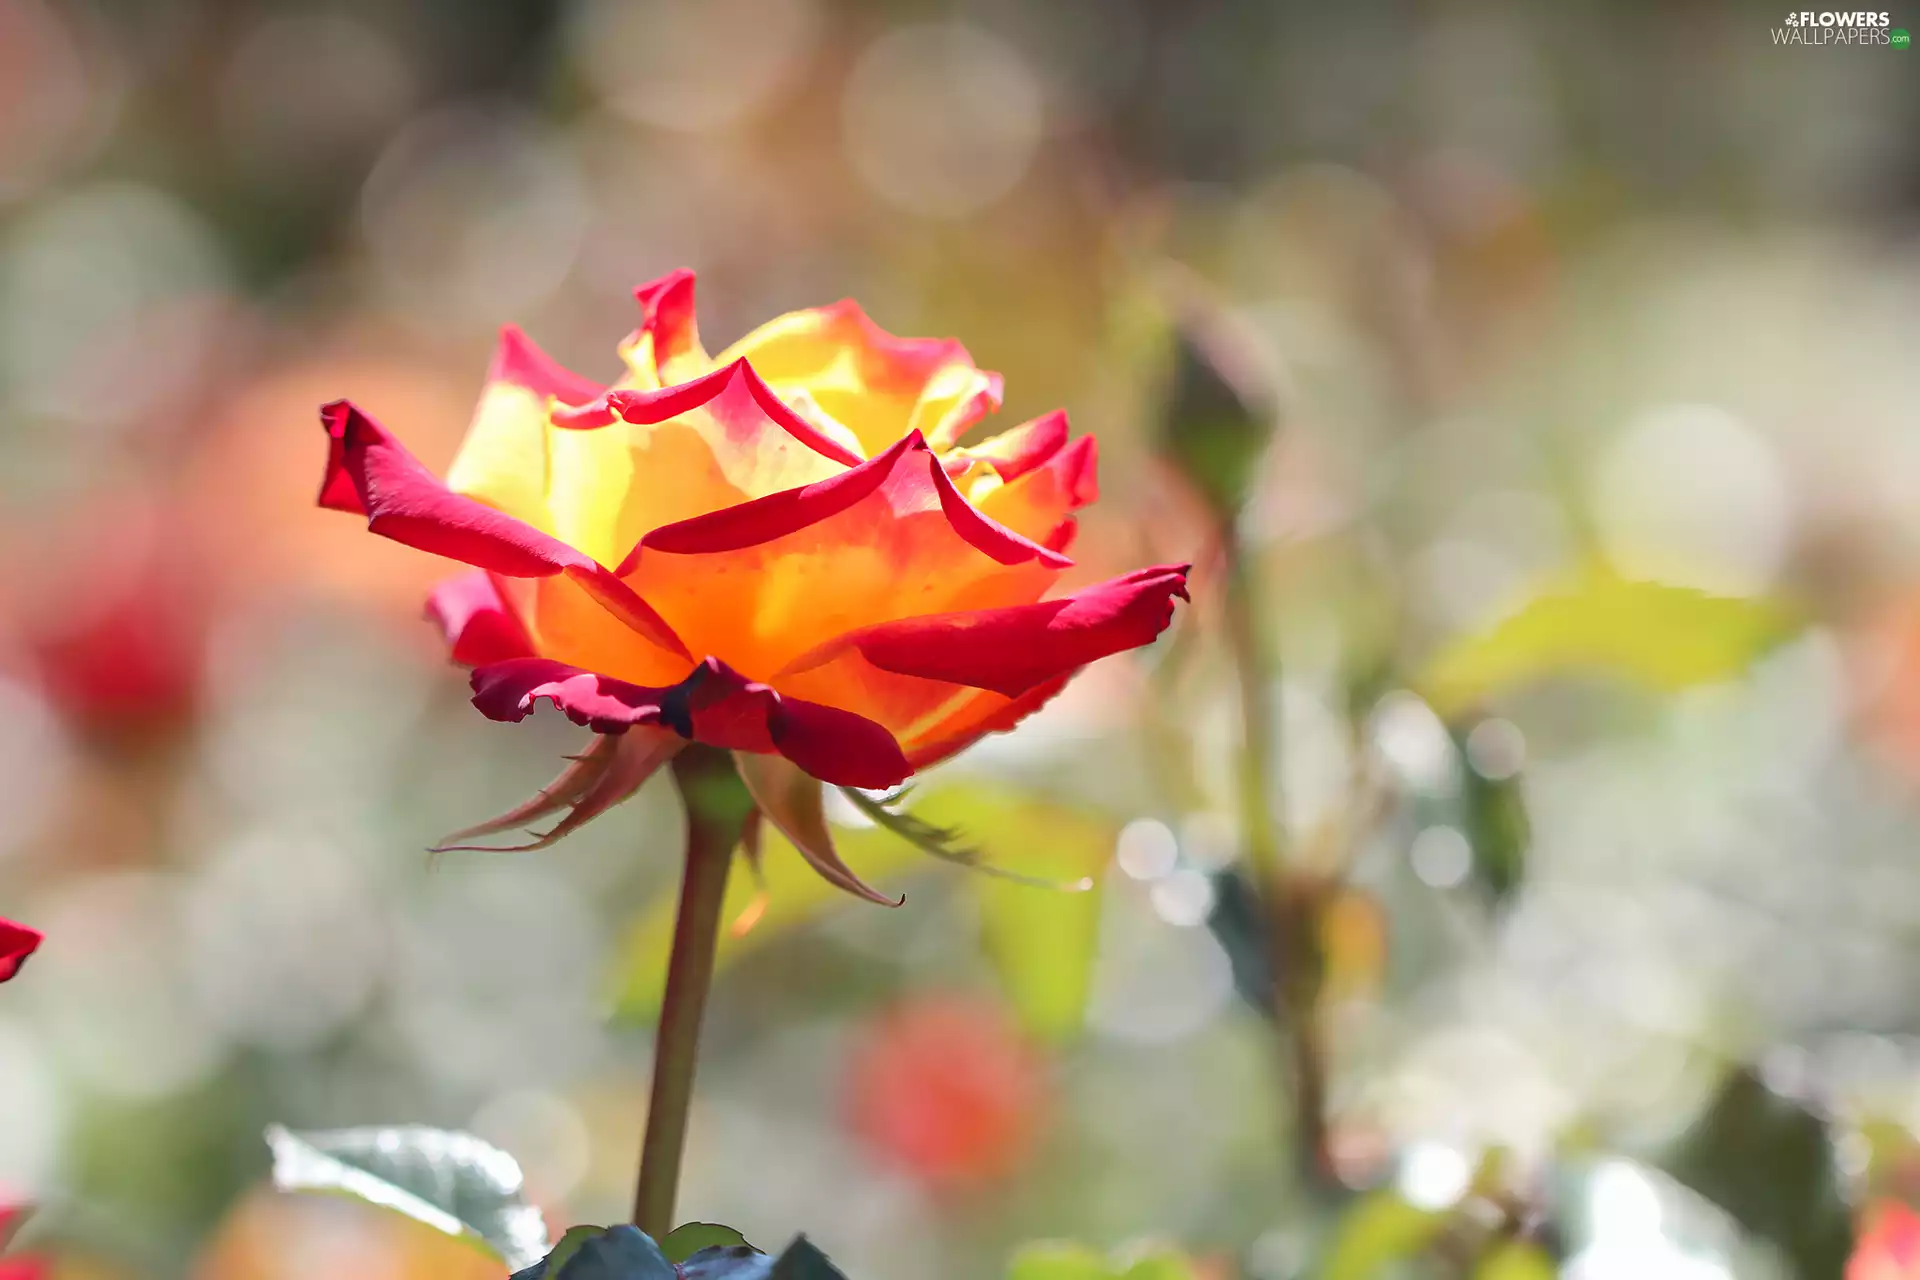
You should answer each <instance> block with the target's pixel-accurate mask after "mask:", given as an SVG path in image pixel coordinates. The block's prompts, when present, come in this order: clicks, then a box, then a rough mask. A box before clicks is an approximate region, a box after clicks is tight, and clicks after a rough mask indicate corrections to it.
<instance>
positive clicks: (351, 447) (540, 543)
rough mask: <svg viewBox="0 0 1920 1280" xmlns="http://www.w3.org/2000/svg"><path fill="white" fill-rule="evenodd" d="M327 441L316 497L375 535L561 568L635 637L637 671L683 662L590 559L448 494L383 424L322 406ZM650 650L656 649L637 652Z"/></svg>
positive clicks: (657, 624) (477, 559) (340, 406)
mask: <svg viewBox="0 0 1920 1280" xmlns="http://www.w3.org/2000/svg"><path fill="white" fill-rule="evenodd" d="M320 420H321V423H322V424H323V425H324V426H325V427H326V430H327V435H328V439H329V441H330V445H329V448H328V455H327V471H326V477H325V479H324V480H323V481H322V483H321V488H320V503H321V505H322V506H326V507H332V508H334V509H335V510H340V511H353V512H359V513H361V514H364V515H365V516H366V517H367V527H368V528H369V529H371V530H372V531H373V532H375V533H378V534H380V535H382V536H383V537H388V538H392V539H393V540H394V541H396V542H400V543H404V544H406V545H407V546H410V547H417V548H419V549H420V550H422V551H429V552H432V553H433V554H435V555H441V556H446V557H447V558H449V559H452V560H459V561H463V562H464V563H466V564H470V565H473V566H474V567H475V568H479V569H486V570H489V571H490V572H492V573H495V574H499V575H502V576H505V577H509V578H547V577H553V576H555V575H560V574H564V575H565V576H566V577H567V578H568V579H569V580H571V581H572V582H575V583H577V584H579V586H580V587H582V588H583V589H585V591H586V592H587V593H588V594H590V595H591V596H592V597H593V598H594V599H595V600H596V601H598V602H599V603H600V605H601V606H603V607H604V608H605V609H606V610H607V611H608V612H609V613H611V614H612V615H613V616H614V617H616V618H617V619H618V620H619V621H620V622H622V623H624V624H626V626H627V627H628V628H630V629H631V630H632V632H633V633H634V635H633V637H632V643H631V646H630V647H631V648H632V650H634V652H633V653H632V655H631V659H632V662H633V664H634V665H635V666H636V667H649V668H650V667H652V666H655V665H657V663H658V658H659V657H661V656H669V657H670V656H678V657H680V658H683V659H684V658H685V657H686V656H687V655H686V650H685V648H684V647H683V646H682V645H681V643H680V639H679V637H678V636H676V635H675V634H674V633H673V629H672V628H671V627H669V626H667V625H666V623H665V622H663V621H661V619H660V616H659V615H658V614H657V613H655V612H654V611H653V610H652V609H651V608H649V607H648V606H647V604H646V603H645V602H644V601H643V600H641V599H640V597H639V596H637V595H635V594H634V593H633V591H632V589H631V588H629V587H627V586H626V585H625V584H624V583H622V582H621V581H620V580H619V579H618V578H617V577H616V576H615V575H613V574H611V573H609V572H608V571H607V570H606V569H605V568H604V567H603V566H602V565H601V564H600V563H599V562H598V561H596V560H594V559H593V558H592V557H590V556H588V555H586V554H584V553H582V552H580V551H578V550H576V549H575V548H573V547H571V546H569V545H567V544H566V543H564V542H562V541H560V540H559V539H558V538H555V537H552V536H550V535H548V534H546V533H543V532H541V531H540V530H539V529H536V528H534V527H533V526H532V525H529V524H527V523H526V522H524V521H521V520H516V519H514V518H513V517H512V516H509V515H507V514H505V513H503V512H500V511H496V510H494V509H493V508H492V507H489V506H486V505H484V504H483V503H480V502H477V501H475V500H474V499H472V498H468V497H463V496H462V495H460V494H457V493H454V492H452V491H451V490H449V489H448V488H447V487H446V486H445V485H444V484H442V483H441V482H440V481H439V480H438V479H436V478H435V477H434V475H433V473H432V472H431V471H428V470H427V469H426V467H424V466H422V465H421V464H420V461H419V460H418V459H417V458H415V457H414V456H413V455H412V454H411V453H409V452H408V451H407V449H406V447H405V446H404V445H402V444H401V443H400V442H399V441H398V440H396V439H394V438H393V436H392V435H390V434H389V433H388V432H387V431H386V429H385V428H383V427H382V426H380V424H379V423H377V422H375V421H374V420H373V419H372V418H369V417H368V416H367V415H366V414H364V413H362V412H361V411H360V410H359V409H358V408H356V407H355V406H354V405H352V404H350V403H348V402H347V401H345V400H336V401H334V402H333V403H331V404H329V405H327V406H325V407H324V408H322V409H321V411H320ZM648 646H651V647H652V648H653V649H654V650H656V651H657V652H656V653H654V654H648V653H647V652H645V650H646V649H647V647H648Z"/></svg>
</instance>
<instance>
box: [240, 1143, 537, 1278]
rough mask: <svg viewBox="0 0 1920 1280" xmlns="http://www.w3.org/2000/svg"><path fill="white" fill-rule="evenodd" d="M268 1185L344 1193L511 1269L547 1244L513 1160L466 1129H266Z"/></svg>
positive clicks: (531, 1259) (525, 1263) (534, 1256)
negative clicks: (269, 1159)
mask: <svg viewBox="0 0 1920 1280" xmlns="http://www.w3.org/2000/svg"><path fill="white" fill-rule="evenodd" d="M266 1136H267V1145H268V1146H269V1147H271V1148H272V1150H273V1185H274V1186H275V1187H277V1188H278V1189H280V1190H282V1191H291V1192H317V1193H324V1194H329V1195H340V1196H348V1197H352V1198H354V1199H358V1200H364V1201H367V1202H368V1203H370V1204H376V1205H379V1206H381V1207H382V1208H386V1209H391V1210H393V1211H394V1212H396V1213H402V1214H405V1215H406V1216H407V1217H409V1218H414V1219H416V1220H418V1221H420V1222H423V1223H425V1224H426V1225H428V1226H430V1227H433V1228H435V1229H436V1230H439V1231H444V1232H445V1233H446V1234H448V1235H450V1236H454V1237H456V1238H458V1239H461V1240H466V1241H468V1242H470V1243H472V1244H473V1245H474V1246H475V1247H476V1248H479V1249H482V1250H484V1251H486V1252H488V1253H492V1254H494V1255H497V1256H498V1257H499V1258H500V1259H502V1260H503V1261H504V1262H505V1263H506V1264H507V1265H508V1266H509V1267H510V1268H513V1269H515V1270H519V1269H521V1268H524V1267H528V1266H531V1265H533V1264H535V1263H537V1262H539V1261H540V1259H541V1258H542V1257H543V1256H545V1255H546V1253H547V1250H548V1241H547V1227H546V1223H545V1221H544V1220H543V1219H542V1218H541V1216H540V1211H539V1210H538V1209H536V1208H534V1207H533V1206H532V1205H531V1204H528V1203H527V1201H526V1198H525V1196H524V1195H523V1194H522V1190H521V1177H520V1166H519V1165H517V1164H515V1163H514V1161H513V1157H512V1156H509V1155H508V1154H507V1153H506V1152H504V1151H502V1150H500V1149H499V1148H498V1147H494V1146H492V1145H490V1144H488V1143H485V1142H482V1141H481V1140H480V1139H478V1138H476V1137H474V1136H473V1135H472V1134H467V1133H455V1132H451V1131H448V1130H444V1129H428V1128H423V1127H420V1126H416V1125H409V1126H404V1127H397V1128H364V1129H337V1130H331V1131H328V1132H324V1133H295V1132H293V1131H292V1130H290V1129H286V1128H283V1127H282V1126H280V1125H273V1126H271V1127H269V1128H268V1130H267V1135H266Z"/></svg>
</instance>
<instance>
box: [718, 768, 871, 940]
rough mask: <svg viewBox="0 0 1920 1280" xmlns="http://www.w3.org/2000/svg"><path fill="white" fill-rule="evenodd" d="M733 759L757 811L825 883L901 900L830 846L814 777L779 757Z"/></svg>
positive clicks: (859, 893)
mask: <svg viewBox="0 0 1920 1280" xmlns="http://www.w3.org/2000/svg"><path fill="white" fill-rule="evenodd" d="M733 760H734V764H735V766H736V767H737V768H738V769H739V770H740V778H741V781H743V782H745V783H746V784H747V791H748V792H749V793H750V794H751V795H752V796H753V802H754V803H755V804H756V805H758V806H759V808H760V812H761V813H763V814H765V815H766V818H767V820H768V821H769V822H771V823H773V825H774V826H776V827H778V828H780V831H781V833H782V834H784V835H785V836H786V837H787V839H789V840H791V841H793V847H794V848H796V849H798V850H799V851H800V856H801V857H803V858H805V859H806V860H807V863H808V865H810V866H811V867H812V868H813V869H814V870H815V871H818V872H819V873H820V875H821V877H822V878H823V879H825V880H826V882H827V883H828V884H831V885H834V886H836V887H837V888H841V889H845V890H846V891H847V892H848V893H851V894H853V895H855V896H856V897H861V898H865V899H866V900H867V901H868V902H877V903H879V904H880V905H881V906H885V907H897V906H899V905H900V904H901V903H902V902H905V901H906V899H905V898H904V897H903V898H897V899H896V898H889V897H887V896H886V895H885V894H883V893H881V892H880V891H879V890H877V889H874V888H872V887H871V886H869V885H868V884H867V883H866V881H864V880H862V879H861V878H860V877H859V876H857V875H855V874H854V872H853V868H852V867H849V866H848V865H847V864H846V863H845V862H844V861H842V860H841V858H840V855H839V853H838V852H837V851H836V850H835V849H834V847H833V836H832V834H831V833H830V832H829V831H828V830H827V818H826V810H825V808H824V807H823V806H822V804H821V798H820V782H819V779H817V778H813V777H810V776H808V775H807V774H806V773H804V772H802V771H801V770H800V769H798V768H796V767H795V766H794V765H793V764H792V763H791V762H789V761H787V760H783V759H781V758H780V757H779V756H763V755H753V754H750V753H748V752H735V753H734V757H733Z"/></svg>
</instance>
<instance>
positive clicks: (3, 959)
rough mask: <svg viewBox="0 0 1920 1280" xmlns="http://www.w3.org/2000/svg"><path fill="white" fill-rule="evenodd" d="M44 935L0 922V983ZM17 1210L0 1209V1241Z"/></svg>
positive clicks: (18, 966)
mask: <svg viewBox="0 0 1920 1280" xmlns="http://www.w3.org/2000/svg"><path fill="white" fill-rule="evenodd" d="M45 940H46V935H45V934H43V933H41V932H40V931H39V930H38V929H30V928H28V927H27V926H26V925H24V924H15V923H14V922H13V921H11V920H0V982H5V981H6V980H7V979H9V978H11V977H13V975H15V974H16V973H19V972H20V966H21V965H23V964H25V963H26V962H27V957H28V956H30V955H32V954H33V953H34V952H35V951H37V950H39V948H40V944H41V943H42V942H44V941H45ZM17 1212H18V1210H8V1209H4V1208H0V1239H3V1238H4V1237H5V1234H6V1227H7V1225H8V1223H9V1221H10V1219H9V1217H8V1216H7V1215H8V1214H10V1213H17Z"/></svg>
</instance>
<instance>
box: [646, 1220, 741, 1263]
mask: <svg viewBox="0 0 1920 1280" xmlns="http://www.w3.org/2000/svg"><path fill="white" fill-rule="evenodd" d="M742 1245H745V1246H746V1247H747V1248H749V1249H751V1248H753V1246H752V1245H751V1244H748V1242H747V1238H746V1237H745V1236H743V1235H741V1234H740V1233H739V1232H738V1231H735V1230H734V1229H733V1228H732V1227H726V1226H722V1225H720V1224H719V1223H717V1222H683V1223H681V1224H680V1225H679V1226H677V1227H675V1228H674V1229H673V1230H671V1231H669V1232H667V1235H666V1238H665V1239H664V1240H662V1241H661V1242H660V1251H661V1252H662V1253H664V1254H666V1255H667V1261H669V1262H685V1261H686V1260H687V1259H688V1258H691V1257H692V1256H693V1255H694V1254H696V1253H698V1252H700V1250H702V1249H713V1248H735V1247H739V1246H742ZM756 1252H758V1251H757V1250H756Z"/></svg>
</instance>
